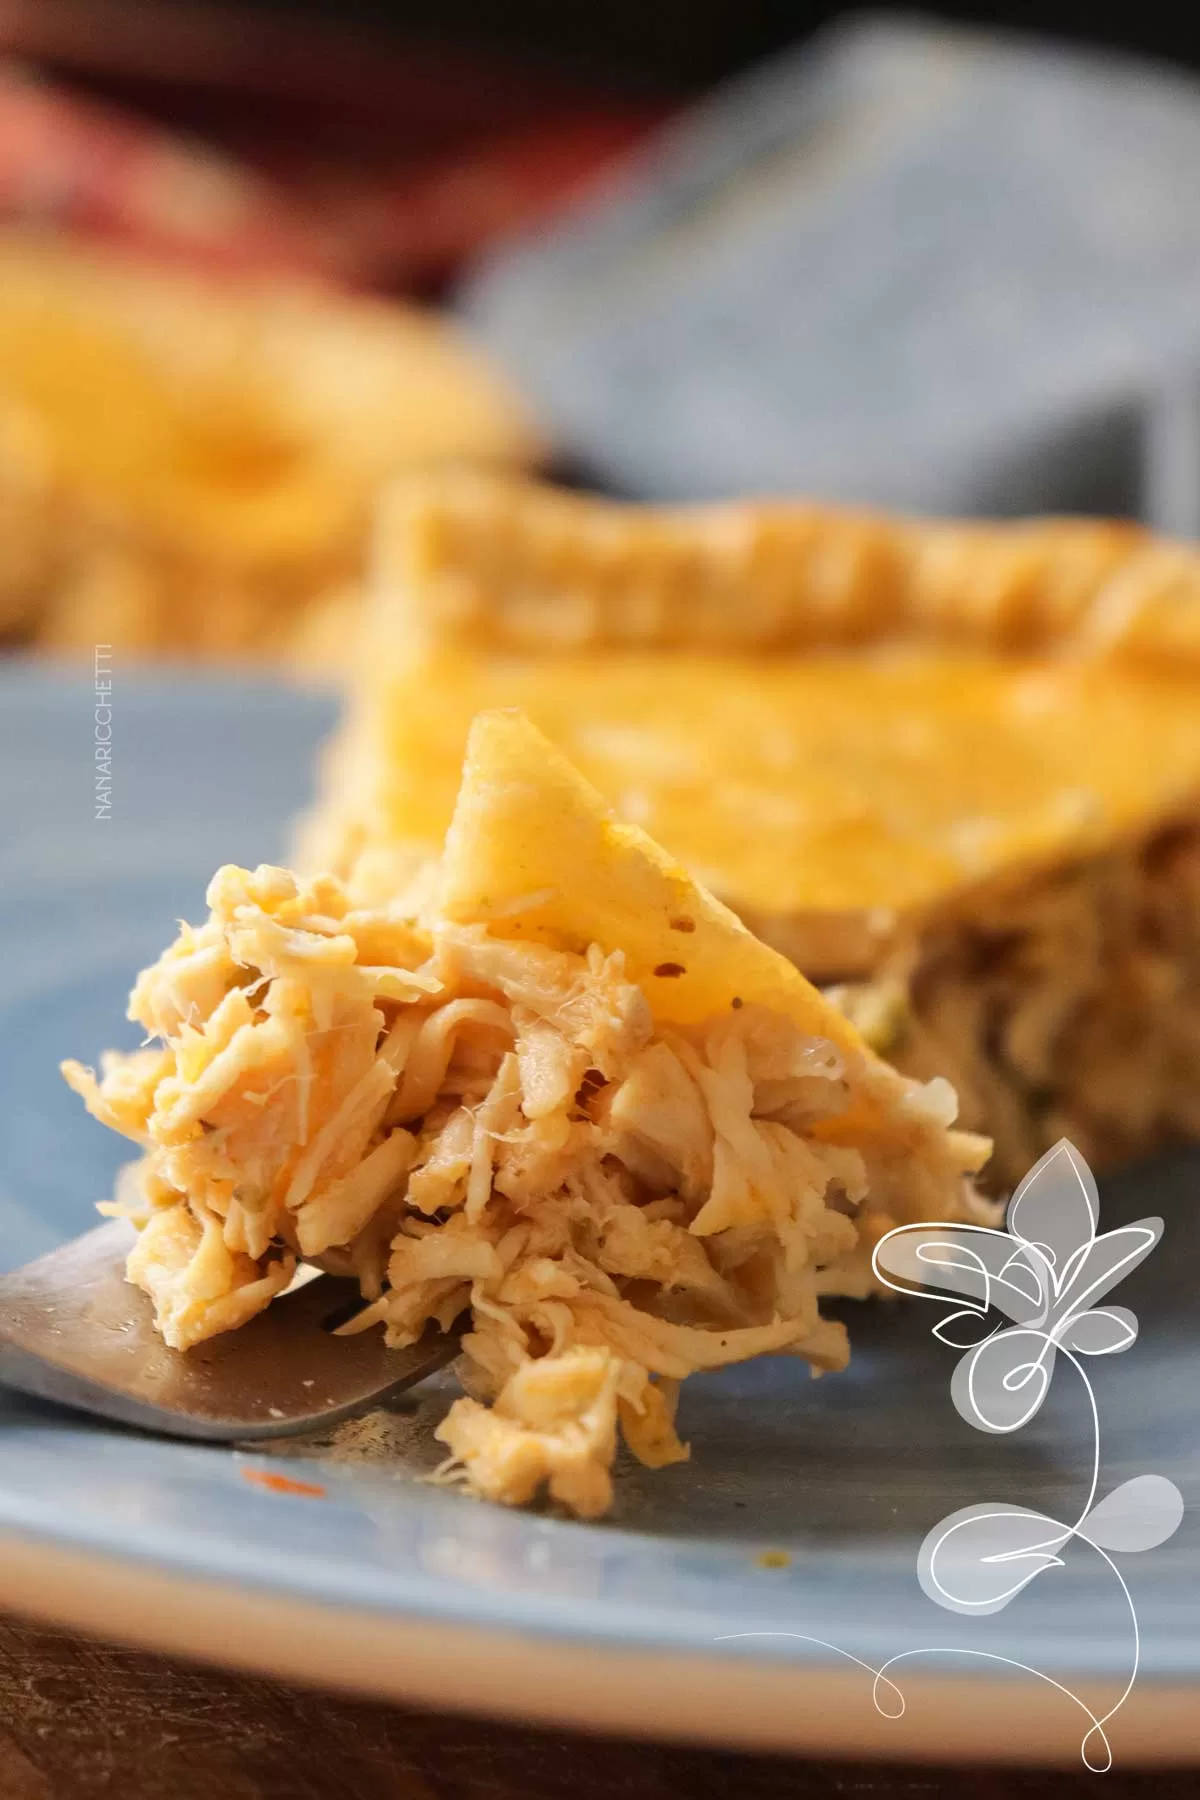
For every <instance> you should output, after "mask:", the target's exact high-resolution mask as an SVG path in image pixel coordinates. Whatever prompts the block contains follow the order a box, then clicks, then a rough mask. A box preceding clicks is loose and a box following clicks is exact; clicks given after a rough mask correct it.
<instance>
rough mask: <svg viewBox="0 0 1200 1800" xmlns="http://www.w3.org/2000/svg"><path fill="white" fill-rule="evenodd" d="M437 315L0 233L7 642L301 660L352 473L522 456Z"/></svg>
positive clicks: (312, 638)
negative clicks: (99, 645) (218, 277)
mask: <svg viewBox="0 0 1200 1800" xmlns="http://www.w3.org/2000/svg"><path fill="white" fill-rule="evenodd" d="M537 452H538V442H537V437H536V433H535V430H534V427H533V425H532V422H531V420H530V418H529V416H528V414H527V413H526V411H525V408H524V406H523V405H522V403H521V402H520V400H519V399H518V398H517V396H516V395H515V394H514V393H513V392H511V391H510V390H509V388H508V386H507V385H506V383H505V382H504V381H503V379H502V378H501V377H499V376H498V375H497V374H496V373H495V371H494V370H493V369H492V368H491V367H490V366H489V364H488V363H487V362H486V361H485V360H484V359H482V358H481V357H480V356H479V355H478V354H477V353H476V352H475V351H474V350H473V349H472V348H471V347H470V346H469V345H468V344H466V343H465V342H463V341H462V340H461V339H460V338H459V337H458V336H457V335H456V334H455V332H454V331H453V330H452V329H451V327H450V326H449V325H447V324H446V323H445V322H444V321H443V320H441V319H440V318H437V317H435V316H434V315H432V314H429V313H426V312H425V311H423V310H421V309H419V308H417V307H415V306H412V305H409V304H401V303H395V302H390V301H385V300H380V299H365V298H349V297H344V296H342V295H340V294H337V293H335V292H334V291H332V290H326V289H324V288H323V287H322V286H320V285H319V284H317V283H316V282H304V281H298V280H293V279H285V278H282V277H247V276H244V277H242V278H240V279H238V280H236V281H232V280H229V279H223V280H220V281H218V280H216V279H214V278H210V277H206V276H203V275H199V274H193V273H185V272H180V271H175V270H166V269H163V268H161V267H159V266H155V265H152V264H150V263H149V262H146V261H142V260H138V259H134V258H131V257H129V256H126V255H123V254H121V253H118V252H114V251H106V250H101V249H98V248H92V247H83V246H81V245H78V244H74V243H72V242H70V241H65V240H61V239H57V240H56V239H52V238H49V237H42V236H38V235H33V234H28V233H25V232H22V231H15V230H14V231H10V232H7V233H5V234H3V235H2V236H0V632H2V634H3V637H4V639H5V640H6V641H7V642H8V643H10V644H19V643H26V644H28V643H34V644H37V645H41V646H46V647H49V648H53V649H62V650H68V651H70V650H76V649H86V648H89V647H90V646H92V645H93V644H95V643H97V642H103V643H111V644H114V645H120V646H121V647H122V649H123V650H124V651H126V652H130V651H134V652H145V653H148V654H154V653H162V652H180V653H185V654H189V653H190V654H193V655H202V656H203V655H212V656H221V655H226V654H232V655H246V654H251V655H262V656H265V657H273V658H289V657H290V658H298V659H299V660H301V661H303V660H305V659H306V658H315V659H316V660H317V661H324V660H325V659H326V658H327V656H328V654H329V651H330V648H331V647H332V646H335V645H336V644H337V642H338V641H339V639H340V637H341V625H342V622H343V621H344V619H345V617H346V615H347V613H348V611H349V610H350V609H352V608H353V606H354V605H355V603H356V601H355V594H356V589H357V583H358V580H359V574H360V569H361V566H362V560H363V555H364V546H365V542H366V538H367V534H368V530H369V520H370V515H371V509H372V503H373V499H374V496H375V493H376V491H377V489H378V487H379V485H380V483H381V482H382V481H384V480H385V479H386V478H387V477H389V476H391V475H394V474H395V473H397V472H399V471H402V470H406V469H411V468H414V467H418V466H422V465H425V464H429V463H433V462H445V461H448V460H449V461H468V462H472V463H478V464H488V465H492V466H502V467H503V466H508V467H513V466H519V465H523V464H528V463H531V462H533V461H534V460H535V459H536V457H537Z"/></svg>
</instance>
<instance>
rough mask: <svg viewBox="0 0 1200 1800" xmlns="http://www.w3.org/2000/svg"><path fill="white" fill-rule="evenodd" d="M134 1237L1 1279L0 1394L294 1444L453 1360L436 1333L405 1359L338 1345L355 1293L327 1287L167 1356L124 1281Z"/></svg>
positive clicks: (369, 1342) (169, 1431) (144, 1304)
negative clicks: (337, 1330)
mask: <svg viewBox="0 0 1200 1800" xmlns="http://www.w3.org/2000/svg"><path fill="white" fill-rule="evenodd" d="M132 1241H133V1234H132V1231H131V1229H130V1227H129V1226H128V1225H127V1224H126V1223H125V1222H124V1221H123V1220H114V1221H113V1222H112V1223H111V1224H108V1225H100V1226H98V1227H97V1228H96V1230H95V1231H89V1232H86V1233H85V1234H84V1235H83V1236H82V1237H78V1238H73V1239H72V1240H71V1242H70V1243H69V1244H64V1245H63V1246H62V1248H61V1249H59V1250H52V1251H51V1252H50V1254H49V1255H48V1256H42V1257H39V1258H38V1260H37V1261H36V1262H32V1263H27V1264H26V1265H25V1267H24V1268H21V1269H17V1270H15V1271H14V1272H13V1273H12V1274H11V1275H4V1276H0V1384H2V1385H4V1386H6V1387H11V1388H17V1389H19V1390H20V1391H21V1392H22V1393H26V1394H34V1395H36V1396H37V1397H38V1398H39V1399H43V1400H54V1401H57V1402H58V1403H59V1404H60V1405H62V1406H70V1407H74V1408H76V1410H78V1411H82V1412H88V1413H94V1414H96V1415H97V1416H99V1417H100V1418H104V1419H115V1420H117V1421H118V1422H119V1423H121V1424H122V1425H137V1426H141V1427H142V1428H143V1429H145V1430H148V1431H157V1432H162V1433H165V1434H166V1435H168V1436H170V1437H182V1438H201V1439H207V1440H209V1441H228V1440H230V1439H234V1438H271V1437H289V1436H294V1435H296V1434H298V1433H301V1432H305V1431H311V1430H313V1429H315V1428H316V1427H317V1426H321V1425H330V1424H334V1423H336V1422H337V1421H338V1420H339V1419H348V1418H352V1417H353V1416H354V1415H355V1414H356V1413H361V1412H365V1411H366V1410H367V1409H368V1408H369V1407H371V1406H374V1405H378V1404H379V1403H380V1402H381V1401H383V1400H386V1399H388V1398H389V1397H391V1396H392V1395H395V1394H399V1393H403V1391H404V1390H405V1388H410V1387H412V1386H414V1385H415V1384H416V1383H417V1382H418V1381H422V1380H424V1378H425V1376H427V1375H430V1374H432V1373H433V1372H434V1370H436V1369H440V1368H443V1367H444V1366H445V1365H446V1364H447V1363H448V1362H450V1361H451V1359H452V1358H453V1357H454V1356H456V1355H457V1353H458V1348H459V1334H458V1333H457V1332H443V1331H439V1330H437V1329H436V1328H432V1329H431V1330H429V1331H427V1332H426V1334H425V1336H424V1337H422V1338H421V1340H420V1342H419V1343H416V1344H414V1345H412V1347H411V1348H410V1349H407V1350H388V1349H386V1348H385V1346H384V1342H383V1333H382V1331H377V1330H375V1331H364V1332H361V1333H359V1334H358V1335H356V1336H353V1337H335V1336H334V1335H333V1328H334V1327H335V1326H336V1325H337V1324H338V1323H340V1322H341V1321H343V1320H344V1319H345V1318H346V1317H347V1316H348V1313H349V1309H350V1306H351V1304H352V1303H356V1304H358V1305H361V1297H360V1295H359V1292H358V1288H357V1286H356V1285H355V1283H353V1282H350V1281H343V1280H338V1279H335V1278H334V1277H332V1276H328V1275H322V1276H319V1277H318V1278H316V1279H315V1280H310V1281H308V1282H306V1283H305V1284H304V1285H303V1286H298V1287H296V1288H294V1289H292V1290H291V1291H289V1292H288V1293H286V1294H283V1295H281V1296H280V1298H279V1299H278V1300H276V1301H274V1302H273V1303H272V1305H271V1306H269V1307H268V1308H267V1310H266V1311H265V1312H263V1313H259V1314H258V1316H257V1317H256V1318H253V1319H251V1320H250V1322H249V1324H247V1325H244V1326H242V1327H241V1328H240V1329H239V1330H237V1331H231V1332H226V1333H223V1334H222V1335H221V1336H220V1337H215V1338H210V1339H209V1340H208V1341H207V1342H205V1343H203V1344H199V1345H197V1346H196V1348H195V1349H193V1350H187V1351H181V1350H172V1349H171V1348H170V1347H169V1346H168V1345H166V1344H164V1342H163V1340H162V1338H161V1337H160V1336H159V1335H158V1333H157V1331H156V1330H155V1329H154V1322H153V1314H152V1310H151V1306H150V1302H149V1300H148V1298H147V1297H146V1295H145V1294H143V1293H142V1291H141V1290H140V1288H135V1287H133V1286H132V1285H131V1284H130V1283H129V1282H128V1281H126V1279H125V1258H126V1256H127V1255H128V1252H129V1247H130V1244H131V1243H132Z"/></svg>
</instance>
